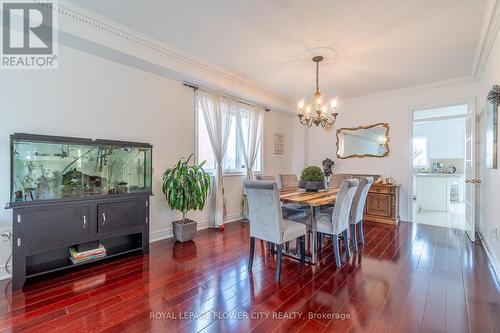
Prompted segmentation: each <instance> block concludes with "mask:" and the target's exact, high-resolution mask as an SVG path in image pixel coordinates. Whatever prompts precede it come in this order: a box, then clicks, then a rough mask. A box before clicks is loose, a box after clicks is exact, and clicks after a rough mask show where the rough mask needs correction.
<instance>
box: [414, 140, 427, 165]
mask: <svg viewBox="0 0 500 333" xmlns="http://www.w3.org/2000/svg"><path fill="white" fill-rule="evenodd" d="M428 166H429V163H428V160H427V138H413V167H414V168H426V167H428Z"/></svg>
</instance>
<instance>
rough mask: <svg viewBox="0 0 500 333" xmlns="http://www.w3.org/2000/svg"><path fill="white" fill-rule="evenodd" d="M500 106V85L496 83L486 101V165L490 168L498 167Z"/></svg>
mask: <svg viewBox="0 0 500 333" xmlns="http://www.w3.org/2000/svg"><path fill="white" fill-rule="evenodd" d="M499 106H500V86H499V85H494V86H493V88H491V90H490V92H489V93H488V98H487V101H486V167H487V168H489V169H496V168H497V159H498V156H497V155H498V153H497V152H498V108H499Z"/></svg>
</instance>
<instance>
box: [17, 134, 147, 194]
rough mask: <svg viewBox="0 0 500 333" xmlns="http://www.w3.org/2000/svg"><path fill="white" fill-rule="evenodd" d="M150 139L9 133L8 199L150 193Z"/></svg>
mask: <svg viewBox="0 0 500 333" xmlns="http://www.w3.org/2000/svg"><path fill="white" fill-rule="evenodd" d="M151 151H152V147H151V145H149V144H144V143H133V142H122V141H109V140H92V139H78V138H66V137H51V136H40V135H31V134H14V135H12V136H11V202H16V203H18V202H31V201H41V200H58V199H74V198H83V197H91V196H105V195H118V194H126V193H144V192H146V193H150V192H151V173H152V169H151Z"/></svg>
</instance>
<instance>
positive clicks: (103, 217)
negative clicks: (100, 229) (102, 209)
mask: <svg viewBox="0 0 500 333" xmlns="http://www.w3.org/2000/svg"><path fill="white" fill-rule="evenodd" d="M104 223H106V213H102V225H104Z"/></svg>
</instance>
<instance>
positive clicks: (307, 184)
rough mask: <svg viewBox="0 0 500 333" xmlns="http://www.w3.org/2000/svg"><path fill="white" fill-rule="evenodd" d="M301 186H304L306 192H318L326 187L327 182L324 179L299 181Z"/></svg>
mask: <svg viewBox="0 0 500 333" xmlns="http://www.w3.org/2000/svg"><path fill="white" fill-rule="evenodd" d="M299 188H303V189H305V190H306V192H318V191H319V190H323V189H325V182H324V181H323V180H319V181H303V180H300V181H299Z"/></svg>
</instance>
